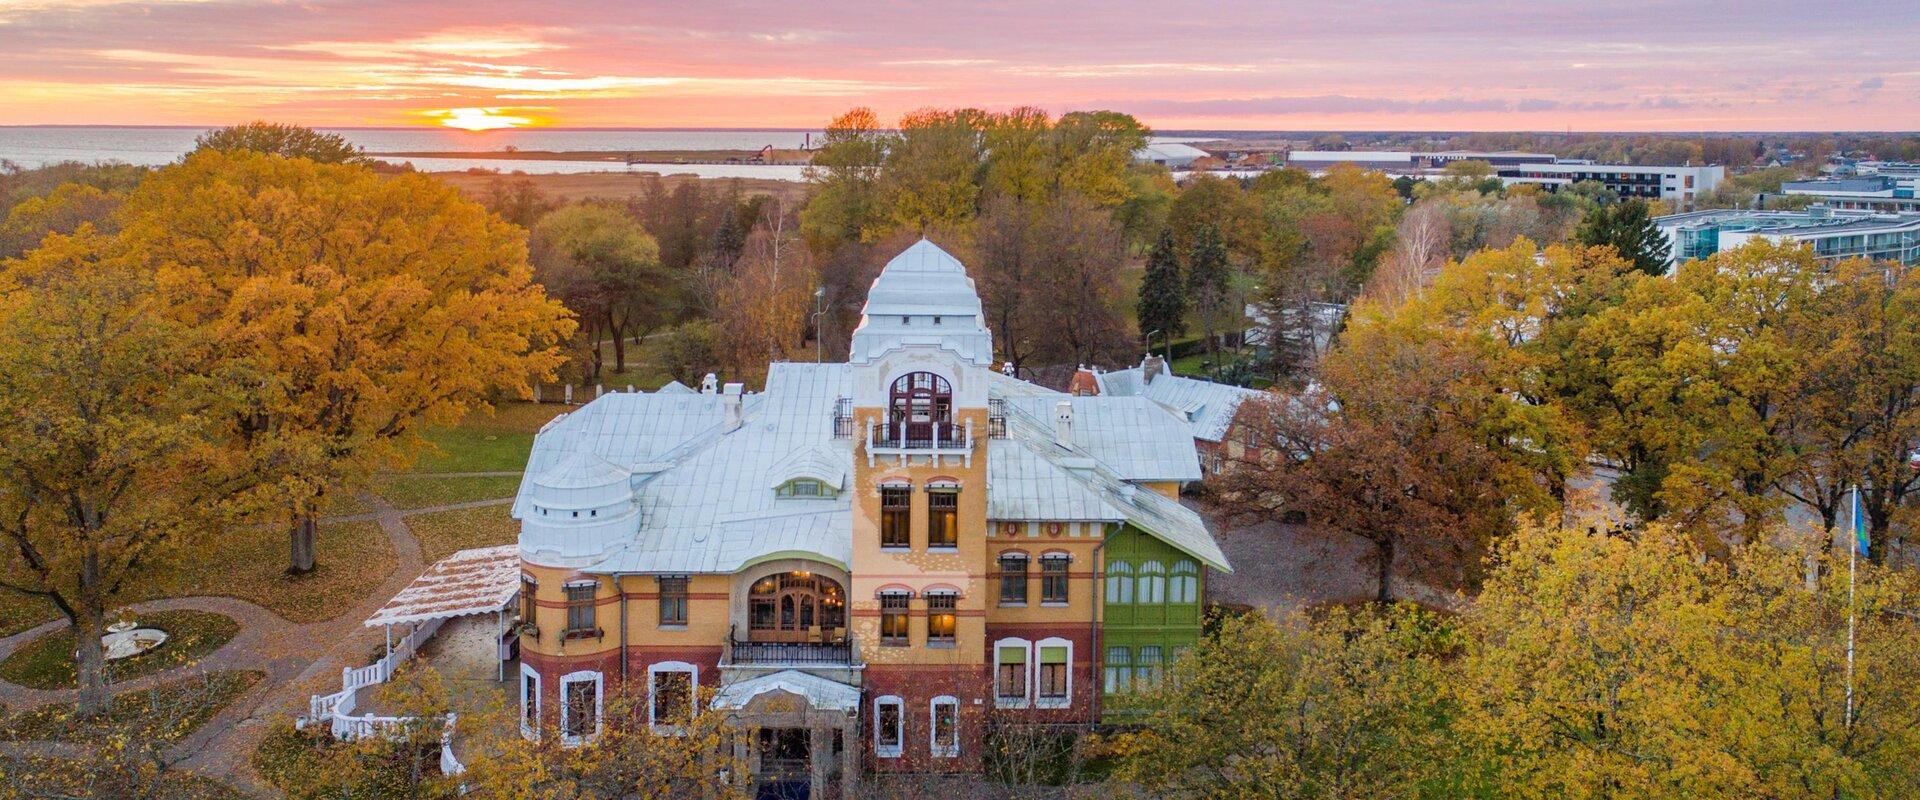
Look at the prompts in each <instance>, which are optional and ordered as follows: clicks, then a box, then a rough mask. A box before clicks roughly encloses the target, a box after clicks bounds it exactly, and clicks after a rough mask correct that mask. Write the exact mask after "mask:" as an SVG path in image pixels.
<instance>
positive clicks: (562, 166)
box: [0, 125, 1216, 181]
mask: <svg viewBox="0 0 1920 800" xmlns="http://www.w3.org/2000/svg"><path fill="white" fill-rule="evenodd" d="M322 130H325V131H327V132H329V133H337V134H340V135H341V136H343V137H345V138H346V139H347V141H350V142H352V143H354V144H356V145H359V146H360V148H361V149H363V150H365V151H367V152H369V153H408V152H414V153H418V152H428V153H458V152H473V153H487V152H491V153H498V152H501V151H506V150H509V149H511V150H514V151H521V150H531V151H553V152H563V151H583V150H591V151H616V152H631V153H645V152H648V151H662V150H758V149H760V148H762V147H765V146H767V145H772V146H773V147H774V148H776V149H781V150H795V149H800V148H804V147H807V146H808V145H810V144H812V145H818V144H819V142H820V138H821V131H818V130H807V129H797V128H764V129H742V128H724V129H722V128H631V129H628V128H518V129H505V130H495V131H479V132H474V131H462V130H454V129H451V128H426V127H422V128H323V129H322ZM206 131H207V129H206V128H198V127H177V126H152V127H149V126H117V125H21V126H0V161H10V162H13V163H15V164H18V165H20V166H22V167H40V166H45V165H47V164H54V163H59V162H62V161H80V162H86V163H94V162H104V161H118V162H124V163H128V164H138V165H142V166H160V165H163V164H168V163H171V162H173V161H175V160H178V159H179V158H180V157H181V156H182V155H185V154H186V153H187V151H189V150H192V149H193V140H194V137H196V136H199V135H200V134H202V133H205V132H206ZM1208 138H1216V137H1186V136H1155V137H1154V141H1156V142H1192V141H1204V140H1206V139H1208ZM382 160H384V161H390V162H393V163H395V164H412V165H413V167H414V169H417V170H421V171H423V172H462V171H466V170H474V169H479V170H497V171H499V172H502V173H512V172H524V173H529V174H559V173H582V172H658V173H662V174H675V175H684V174H691V175H697V176H699V177H702V178H767V179H772V180H789V181H798V180H804V179H805V171H806V167H803V166H799V165H793V164H635V165H633V166H631V167H629V166H627V165H626V164H621V163H610V162H606V161H560V160H551V159H548V160H542V159H538V158H524V159H523V158H500V157H487V158H402V157H383V158H382Z"/></svg>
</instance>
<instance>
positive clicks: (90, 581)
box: [71, 553, 111, 717]
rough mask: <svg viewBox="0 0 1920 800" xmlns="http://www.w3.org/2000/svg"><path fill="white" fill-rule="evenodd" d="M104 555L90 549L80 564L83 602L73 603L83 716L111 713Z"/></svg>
mask: <svg viewBox="0 0 1920 800" xmlns="http://www.w3.org/2000/svg"><path fill="white" fill-rule="evenodd" d="M101 589H102V587H101V576H100V559H99V557H98V556H97V555H96V554H94V553H88V554H87V557H86V559H85V560H84V561H83V562H82V563H81V565H80V597H79V600H80V602H77V603H73V604H72V606H71V607H72V609H73V611H72V614H73V616H72V618H71V622H72V624H73V634H74V636H73V641H74V659H73V660H74V676H75V677H76V678H77V679H78V680H77V683H78V685H79V687H80V695H79V697H78V698H77V708H76V710H77V711H78V712H79V715H80V716H82V717H97V716H100V715H102V714H105V713H107V701H108V700H109V699H110V698H111V695H109V694H108V693H107V654H106V651H105V649H104V648H102V647H101V645H100V637H101V636H103V635H105V634H106V627H107V625H106V616H107V613H106V603H105V602H104V600H103V598H102V597H101Z"/></svg>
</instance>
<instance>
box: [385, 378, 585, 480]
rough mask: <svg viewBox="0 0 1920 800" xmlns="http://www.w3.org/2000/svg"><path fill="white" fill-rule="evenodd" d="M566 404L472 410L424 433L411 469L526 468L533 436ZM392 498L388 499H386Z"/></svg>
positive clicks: (491, 470)
mask: <svg viewBox="0 0 1920 800" xmlns="http://www.w3.org/2000/svg"><path fill="white" fill-rule="evenodd" d="M568 409H569V407H568V406H565V405H562V404H560V403H557V402H556V403H502V404H500V405H499V406H498V407H496V408H495V409H494V410H493V412H492V413H490V414H489V413H487V412H485V411H474V412H472V413H469V414H468V415H467V418H466V419H463V420H461V421H460V423H459V424H457V425H453V426H451V427H446V428H435V429H433V430H431V431H428V432H427V434H426V437H425V438H426V440H427V444H428V445H429V446H428V447H427V448H426V449H425V450H424V451H422V452H421V453H420V457H419V459H418V460H416V461H415V462H414V465H413V469H412V471H413V472H512V471H519V470H521V469H525V468H526V466H527V453H528V452H529V451H531V450H532V449H533V435H534V434H535V433H538V432H539V430H540V426H542V425H545V424H547V423H548V422H550V421H552V419H553V418H554V417H555V416H557V415H560V414H564V413H566V412H567V411H568ZM389 499H391V498H389Z"/></svg>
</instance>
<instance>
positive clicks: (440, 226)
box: [106, 151, 574, 573]
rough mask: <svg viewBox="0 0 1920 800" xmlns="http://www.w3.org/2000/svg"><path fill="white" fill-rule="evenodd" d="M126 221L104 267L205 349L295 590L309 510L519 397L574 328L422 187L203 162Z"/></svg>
mask: <svg viewBox="0 0 1920 800" xmlns="http://www.w3.org/2000/svg"><path fill="white" fill-rule="evenodd" d="M120 218H121V221H122V230H121V232H120V234H119V235H118V236H116V237H114V238H113V239H112V240H111V242H109V243H107V248H106V249H107V250H108V251H109V253H111V254H112V256H113V257H116V258H126V259H130V260H133V261H135V262H136V263H138V264H140V265H141V266H142V267H144V268H146V269H149V270H152V271H153V273H154V275H155V278H154V285H155V287H156V290H157V291H158V292H159V293H160V295H161V298H162V299H161V301H160V303H161V305H160V307H161V308H163V309H164V314H165V316H166V317H167V318H168V319H169V320H170V321H172V322H173V323H174V324H177V325H179V326H180V327H181V328H183V329H189V330H194V331H197V332H201V335H204V336H206V337H207V338H208V339H210V340H211V341H212V342H214V343H217V348H216V349H217V352H218V354H219V355H220V359H221V360H220V364H219V365H218V366H217V367H216V369H215V371H216V373H217V374H220V375H222V376H223V378H224V380H225V381H226V383H225V387H226V389H227V391H229V392H231V393H232V394H233V395H234V398H235V399H234V402H233V404H232V406H231V408H230V409H229V410H228V411H227V413H225V414H224V416H223V417H222V418H221V419H219V420H218V422H219V423H220V425H221V426H222V427H223V428H224V429H225V430H226V431H227V432H228V433H230V435H231V436H233V437H234V439H235V442H236V444H235V446H234V452H233V457H232V460H231V465H230V469H231V470H234V471H239V472H244V473H246V474H248V475H251V476H254V478H256V479H257V480H258V482H259V485H258V486H257V488H256V489H255V490H254V492H253V496H255V497H259V498H269V499H271V500H272V501H273V502H274V503H276V504H278V505H279V506H280V507H281V508H282V509H283V510H284V514H285V516H284V519H285V520H286V521H287V523H288V527H289V530H290V540H291V558H290V567H289V569H290V570H291V571H293V572H296V573H298V572H305V571H308V570H311V569H313V567H314V552H313V541H314V532H315V516H316V515H317V513H318V512H319V509H320V503H321V502H322V500H323V498H325V497H327V496H329V495H331V494H334V493H336V492H340V491H343V490H346V489H349V488H351V487H355V486H360V485H364V482H365V481H366V480H368V479H369V477H370V475H371V473H372V472H373V471H375V470H376V469H379V468H381V467H383V466H387V465H393V464H396V463H399V462H401V461H402V460H403V459H404V456H405V454H406V453H407V451H408V450H409V449H410V447H411V446H412V445H414V444H415V443H416V442H418V440H419V434H420V433H421V430H422V429H423V428H424V427H425V426H427V425H432V424H441V423H450V422H453V421H455V420H457V419H458V418H459V417H460V416H461V415H463V414H464V413H466V412H467V411H468V410H469V409H472V408H476V407H485V406H486V405H487V403H488V401H489V399H490V398H492V397H494V396H495V395H496V394H498V393H508V394H521V395H525V394H528V393H530V391H531V389H530V385H531V382H532V381H534V380H536V379H540V378H542V377H550V376H551V374H552V372H553V370H554V368H555V367H557V366H558V365H559V363H560V361H561V355H560V353H559V351H558V348H557V345H558V343H559V342H561V341H563V340H564V339H565V338H566V337H567V336H568V335H569V334H571V332H572V330H573V327H574V326H573V322H572V321H571V320H569V319H568V318H567V314H566V311H565V309H564V308H562V307H561V306H560V305H559V304H558V303H556V302H554V301H552V300H550V299H548V298H547V297H546V296H545V294H544V293H542V291H541V290H540V288H539V287H538V286H537V285H535V284H534V283H533V282H532V280H531V278H532V270H531V269H530V268H529V266H528V264H527V253H526V245H525V241H524V238H523V237H522V235H521V234H520V233H519V230H518V229H517V228H515V227H513V226H511V225H509V224H507V223H505V222H502V221H501V220H499V219H498V218H497V217H494V216H493V215H491V214H489V213H487V212H486V210H485V209H483V208H481V207H480V206H479V205H477V204H475V203H472V202H470V201H468V200H465V199H463V198H462V197H461V196H460V195H459V194H458V193H457V192H455V191H454V190H453V189H452V188H450V187H448V186H446V185H445V184H442V183H440V182H438V181H435V180H433V179H431V178H428V177H425V176H417V175H401V176H395V177H381V176H378V175H375V174H374V173H372V172H370V171H368V170H366V169H365V168H362V167H357V166H351V165H337V164H318V163H315V162H312V161H309V160H305V159H288V158H281V157H278V156H269V155H261V154H258V153H250V152H233V153H223V152H212V151H210V152H202V153H198V154H195V155H193V156H190V157H188V158H187V159H186V161H185V162H183V163H182V164H180V165H177V166H174V167H169V168H167V169H165V170H162V171H160V172H158V173H156V174H155V175H153V176H152V177H151V178H149V179H147V180H146V181H144V182H143V183H141V184H140V186H139V188H138V189H136V190H135V191H134V192H133V193H132V194H131V195H129V196H128V198H127V201H126V204H125V205H124V206H122V208H121V212H120Z"/></svg>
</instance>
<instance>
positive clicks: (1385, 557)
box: [1373, 536, 1393, 605]
mask: <svg viewBox="0 0 1920 800" xmlns="http://www.w3.org/2000/svg"><path fill="white" fill-rule="evenodd" d="M1373 546H1374V556H1375V558H1377V559H1378V560H1379V562H1380V563H1379V565H1378V566H1377V567H1376V569H1377V572H1376V573H1375V574H1376V575H1377V576H1378V583H1379V586H1380V593H1379V594H1378V595H1375V596H1374V598H1373V599H1374V600H1375V601H1376V602H1379V603H1380V604H1382V605H1385V604H1387V603H1391V602H1393V583H1392V581H1393V537H1391V536H1386V537H1382V538H1380V539H1377V540H1375V541H1374V543H1373Z"/></svg>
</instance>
